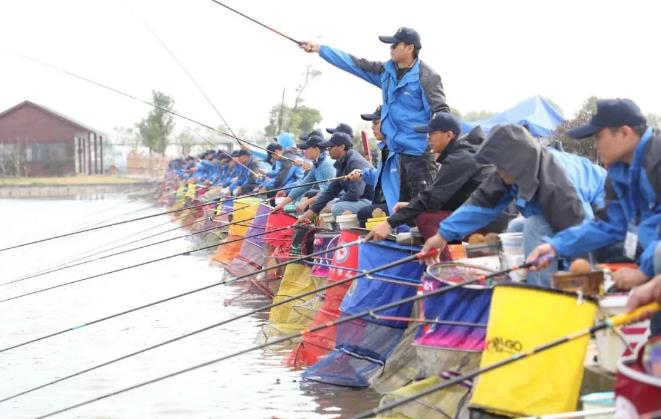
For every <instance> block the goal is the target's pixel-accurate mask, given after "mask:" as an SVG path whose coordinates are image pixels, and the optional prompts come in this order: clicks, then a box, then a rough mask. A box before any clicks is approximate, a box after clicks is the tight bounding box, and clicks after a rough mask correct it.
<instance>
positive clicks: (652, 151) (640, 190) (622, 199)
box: [548, 128, 661, 276]
mask: <svg viewBox="0 0 661 419" xmlns="http://www.w3.org/2000/svg"><path fill="white" fill-rule="evenodd" d="M659 199H661V133H659V131H657V130H653V129H652V128H649V129H647V131H646V132H645V133H644V134H643V136H642V137H641V139H640V142H639V143H638V146H637V147H636V150H635V152H634V156H633V160H632V162H631V164H630V165H628V164H625V163H615V164H612V165H610V167H609V168H608V177H607V181H606V212H605V217H603V219H595V220H592V221H589V222H585V223H583V224H581V225H579V226H576V227H573V228H570V229H568V230H565V231H563V232H561V233H559V234H556V235H554V236H553V237H552V238H550V239H549V240H548V241H549V243H550V244H551V245H552V246H553V248H554V249H555V251H556V252H557V253H558V255H559V256H573V255H577V254H584V253H587V252H589V251H591V250H594V249H598V248H600V247H604V246H608V245H609V244H613V243H617V242H621V241H623V240H624V239H625V237H626V234H627V230H628V228H629V226H634V228H635V229H636V230H637V234H638V243H639V245H640V247H641V248H642V250H643V252H642V254H641V256H640V257H639V258H638V261H637V262H638V265H639V266H640V270H641V271H642V272H643V273H644V274H645V275H648V276H653V275H654V274H655V272H661V266H660V264H661V258H659V257H658V256H657V260H656V266H655V251H656V250H657V248H658V247H659V236H660V231H659V229H660V225H661V202H659Z"/></svg>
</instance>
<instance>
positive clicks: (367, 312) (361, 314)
mask: <svg viewBox="0 0 661 419" xmlns="http://www.w3.org/2000/svg"><path fill="white" fill-rule="evenodd" d="M439 253H440V250H439V249H430V250H428V251H425V252H419V253H416V254H413V255H411V256H407V257H404V258H402V259H398V260H396V261H394V262H390V263H388V264H385V265H382V266H379V267H376V268H373V269H370V270H367V271H364V272H363V273H360V274H358V275H356V276H354V277H351V278H346V279H344V280H341V281H337V282H334V283H332V284H328V285H326V286H324V287H321V288H323V289H328V288H331V287H332V286H337V285H339V284H341V283H346V282H348V281H350V280H355V279H357V278H360V277H363V276H367V275H369V274H371V273H374V272H376V271H379V270H383V269H389V268H392V267H395V266H398V265H401V264H403V263H407V262H412V261H415V260H418V261H422V260H423V259H424V258H425V257H429V256H434V255H438V254H439ZM535 263H539V262H538V261H535ZM533 264H534V263H533V262H529V263H524V264H523V265H520V266H514V267H511V268H509V269H506V270H503V271H500V272H494V273H492V274H489V275H483V276H479V277H476V278H474V279H469V280H466V281H463V282H458V283H455V284H452V285H448V286H446V287H443V288H439V289H436V290H433V291H430V292H428V293H418V294H417V295H414V296H411V297H407V298H404V299H401V300H399V301H395V302H392V303H387V304H384V305H381V306H378V307H375V308H372V309H368V310H364V311H361V312H359V313H356V314H353V315H349V316H344V317H341V318H339V319H337V320H334V321H331V322H326V323H324V324H320V325H317V326H314V327H311V328H308V329H305V330H302V331H300V332H296V333H292V334H289V335H286V336H283V337H280V338H277V339H274V340H270V341H267V342H265V343H262V344H259V345H255V346H252V347H249V348H246V349H243V350H241V351H237V352H233V353H231V354H228V355H225V356H222V357H219V358H215V359H212V360H210V361H206V362H204V363H201V364H197V365H194V366H192V367H188V368H185V369H181V370H178V371H175V372H172V373H169V374H166V375H163V376H160V377H157V378H154V379H151V380H148V381H143V382H141V383H138V384H135V385H132V386H130V387H125V388H123V389H120V390H116V391H113V392H111V393H106V394H104V395H101V396H98V397H95V398H93V399H89V400H86V401H84V402H81V403H77V404H75V405H71V406H68V407H65V408H63V409H59V410H56V411H53V412H50V413H47V414H45V415H43V416H39V418H46V417H51V416H54V415H57V414H60V413H64V412H67V411H69V410H73V409H76V408H78V407H81V406H85V405H88V404H90V403H94V402H96V401H99V400H103V399H107V398H109V397H112V396H116V395H118V394H122V393H125V392H128V391H130V390H134V389H137V388H140V387H144V386H146V385H149V384H153V383H156V382H159V381H163V380H165V379H167V378H172V377H175V376H177V375H181V374H184V373H187V372H190V371H194V370H197V369H199V368H203V367H206V366H209V365H213V364H216V363H218V362H221V361H224V360H227V359H231V358H234V357H237V356H240V355H243V354H246V353H249V352H252V351H256V350H259V349H264V348H266V347H269V346H273V345H277V344H280V343H284V342H287V341H292V340H294V339H298V338H302V337H303V336H305V335H307V334H310V333H313V332H317V331H320V330H323V329H327V328H330V327H335V326H337V325H340V324H343V323H347V322H351V321H353V320H357V319H360V318H362V317H366V316H372V315H373V314H374V313H376V312H380V311H385V310H389V309H391V308H395V307H398V306H400V305H403V304H408V303H413V302H415V301H418V300H421V299H424V298H426V297H430V296H435V295H439V294H442V293H444V292H448V291H451V290H453V289H456V288H460V287H463V286H465V285H470V284H472V283H474V282H477V281H484V280H487V279H490V278H494V277H497V276H502V275H506V274H508V273H510V272H512V271H515V270H518V269H525V268H529V267H530V266H533ZM321 288H320V289H321ZM314 292H315V291H314V290H313V291H309V292H308V293H305V294H307V295H310V294H313V293H314ZM302 295H303V294H301V295H300V296H302ZM300 296H297V297H291V298H289V299H287V300H283V301H280V302H278V303H274V304H270V305H268V306H265V307H260V308H259V309H257V310H256V311H253V312H249V313H245V314H242V315H240V316H237V317H234V318H232V319H229V320H226V321H225V322H221V323H220V324H224V323H227V322H229V321H232V320H234V319H238V318H242V317H245V316H247V315H250V314H254V313H255V312H259V311H264V309H265V308H269V307H272V306H275V305H281V304H286V303H289V302H292V301H294V300H296V299H300ZM220 324H217V325H220ZM217 325H211V326H208V327H207V328H205V329H200V331H202V330H208V329H210V328H212V327H216V326H217ZM184 336H186V335H184ZM176 339H177V338H175V340H176ZM138 353H141V352H138Z"/></svg>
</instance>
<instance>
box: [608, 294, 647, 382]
mask: <svg viewBox="0 0 661 419" xmlns="http://www.w3.org/2000/svg"><path fill="white" fill-rule="evenodd" d="M627 298H628V296H627V295H623V294H620V295H611V296H606V297H604V298H603V299H602V300H601V301H599V309H600V312H601V313H603V315H604V316H607V317H611V316H614V315H616V314H620V313H624V312H625V311H626V308H625V306H626V303H627ZM649 323H650V322H649V320H645V321H644V322H638V323H634V324H632V325H629V326H624V327H622V328H620V329H619V331H614V330H612V329H606V330H601V331H599V332H597V333H595V339H596V342H597V356H598V358H597V359H598V364H599V366H601V367H602V368H604V369H606V370H608V371H610V372H616V371H617V361H618V360H619V359H620V357H623V356H624V357H628V356H631V355H633V352H634V351H635V349H636V348H637V347H638V345H642V344H643V343H645V341H647V337H648V336H649V334H650V330H649ZM617 333H619V334H620V336H621V338H620V337H619V336H618V335H617ZM622 339H624V340H625V341H626V342H627V345H628V346H629V348H628V349H627V348H626V346H625V344H624V342H622Z"/></svg>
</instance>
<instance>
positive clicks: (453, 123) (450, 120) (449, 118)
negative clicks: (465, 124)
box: [413, 112, 461, 137]
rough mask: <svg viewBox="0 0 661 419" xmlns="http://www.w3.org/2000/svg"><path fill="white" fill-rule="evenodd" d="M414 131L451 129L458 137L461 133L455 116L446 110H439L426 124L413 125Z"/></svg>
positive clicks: (424, 131)
mask: <svg viewBox="0 0 661 419" xmlns="http://www.w3.org/2000/svg"><path fill="white" fill-rule="evenodd" d="M413 130H414V131H415V132H420V133H430V132H434V131H452V132H454V134H455V135H456V136H457V137H459V135H461V124H460V123H459V119H457V117H456V116H454V115H452V114H451V113H448V112H439V113H437V114H436V116H435V117H434V118H433V119H432V120H431V122H429V124H427V125H419V126H417V127H413Z"/></svg>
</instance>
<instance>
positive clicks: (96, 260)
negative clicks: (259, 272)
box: [0, 205, 268, 286]
mask: <svg viewBox="0 0 661 419" xmlns="http://www.w3.org/2000/svg"><path fill="white" fill-rule="evenodd" d="M249 206H250V205H246V206H244V207H241V208H236V209H233V210H231V211H228V212H225V213H222V214H218V215H217V216H221V215H228V214H231V213H233V212H235V211H239V210H242V209H244V208H247V207H249ZM266 215H268V214H266ZM259 217H263V215H259V216H256V217H253V218H248V219H244V220H238V221H237V223H239V222H246V221H250V220H252V219H254V218H259ZM212 218H213V217H208V219H209V220H211V219H212ZM198 222H200V219H196V220H195V221H192V222H190V223H188V224H184V225H181V226H176V227H174V228H172V229H169V230H165V231H162V232H160V233H156V234H152V235H151V236H147V237H143V238H142V239H138V240H136V241H138V242H140V241H143V240H146V239H148V238H150V237H155V236H159V235H161V234H165V233H169V232H171V231H174V230H179V229H182V228H185V227H188V226H191V225H193V224H196V223H198ZM228 225H229V224H223V225H220V226H213V227H209V228H205V229H202V230H199V231H194V232H190V233H187V234H184V235H183V236H177V237H170V238H168V239H164V240H160V241H157V242H154V243H149V244H145V245H143V246H138V247H133V248H131V249H126V250H122V251H121V252H116V253H111V254H109V255H103V256H100V257H97V258H93V259H86V260H83V261H80V262H76V263H70V264H67V265H65V266H61V267H58V268H55V269H51V270H48V271H44V272H39V273H37V274H34V275H30V276H27V277H24V278H19V279H15V280H13V281H9V282H5V283H3V284H0V286H5V285H9V284H14V283H16V282H21V281H25V280H27V279H32V278H37V277H40V276H44V275H48V274H51V273H54V272H60V271H63V270H66V269H70V268H74V267H76V266H81V265H85V264H88V263H92V262H98V261H99V260H103V259H107V258H110V257H114V256H118V255H123V254H125V253H129V252H133V251H136V250H141V249H145V248H147V247H151V246H156V245H158V244H163V243H167V242H171V241H174V240H178V239H183V238H186V237H190V236H195V235H197V234H202V233H208V232H209V231H213V230H218V229H221V228H225V227H227V226H228ZM129 244H131V243H125V244H123V245H122V246H120V247H124V246H127V245H129ZM110 250H112V249H110ZM107 251H108V250H104V251H103V252H101V253H105V252H107Z"/></svg>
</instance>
